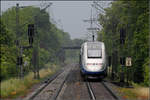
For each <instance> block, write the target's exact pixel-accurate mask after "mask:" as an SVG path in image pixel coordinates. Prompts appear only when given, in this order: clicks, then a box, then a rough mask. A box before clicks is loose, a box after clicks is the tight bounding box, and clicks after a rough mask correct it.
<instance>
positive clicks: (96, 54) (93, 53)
mask: <svg viewBox="0 0 150 100" xmlns="http://www.w3.org/2000/svg"><path fill="white" fill-rule="evenodd" d="M87 57H88V58H102V51H101V50H90V49H89V50H87Z"/></svg>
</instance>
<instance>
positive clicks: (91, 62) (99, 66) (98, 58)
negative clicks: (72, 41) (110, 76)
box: [80, 42, 107, 77]
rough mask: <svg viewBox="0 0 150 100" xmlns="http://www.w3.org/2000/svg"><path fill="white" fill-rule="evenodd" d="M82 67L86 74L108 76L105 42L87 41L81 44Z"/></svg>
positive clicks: (83, 72) (82, 71)
mask: <svg viewBox="0 0 150 100" xmlns="http://www.w3.org/2000/svg"><path fill="white" fill-rule="evenodd" d="M80 68H81V74H82V75H84V76H85V75H86V76H96V77H97V76H98V77H101V76H106V69H107V66H106V54H105V45H104V43H103V42H85V43H83V44H82V45H81V52H80Z"/></svg>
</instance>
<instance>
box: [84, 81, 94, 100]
mask: <svg viewBox="0 0 150 100" xmlns="http://www.w3.org/2000/svg"><path fill="white" fill-rule="evenodd" d="M86 86H87V89H88V92H89V94H90V98H91V100H96V97H95V95H94V92H93V90H92V88H91V85H90V83H89V82H86Z"/></svg>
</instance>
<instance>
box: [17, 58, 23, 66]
mask: <svg viewBox="0 0 150 100" xmlns="http://www.w3.org/2000/svg"><path fill="white" fill-rule="evenodd" d="M22 63H23V59H22V57H17V65H22Z"/></svg>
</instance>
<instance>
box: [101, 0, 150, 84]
mask: <svg viewBox="0 0 150 100" xmlns="http://www.w3.org/2000/svg"><path fill="white" fill-rule="evenodd" d="M105 11H106V14H105V15H100V17H99V22H100V24H101V25H102V27H103V28H102V30H101V31H100V32H98V40H100V41H104V42H105V44H106V50H107V54H108V55H112V53H113V52H114V51H117V56H118V59H117V64H118V65H117V66H118V67H119V60H120V57H129V56H130V57H132V68H131V69H132V71H133V73H134V75H133V76H134V77H133V80H134V82H137V83H140V82H145V83H147V82H148V62H149V57H148V53H149V52H148V51H149V44H148V43H149V42H148V40H149V1H148V0H145V1H134V0H132V1H124V0H123V1H114V2H112V5H111V7H109V8H106V9H105ZM121 29H124V30H125V44H123V45H121V44H120V30H121ZM117 66H115V68H116V67H117ZM116 69H117V68H116ZM145 70H146V71H145ZM115 72H116V73H119V72H120V70H116V71H115ZM130 77H132V74H130ZM144 80H147V81H144Z"/></svg>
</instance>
